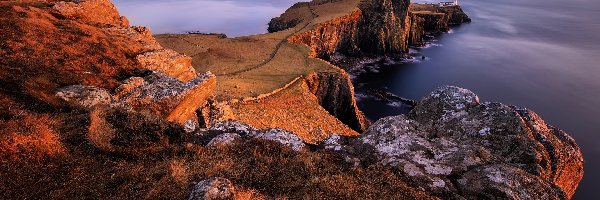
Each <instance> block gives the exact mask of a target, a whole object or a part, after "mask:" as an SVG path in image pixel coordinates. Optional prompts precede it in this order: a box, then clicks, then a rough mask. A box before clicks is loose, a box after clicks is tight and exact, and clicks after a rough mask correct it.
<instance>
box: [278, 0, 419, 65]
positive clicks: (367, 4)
mask: <svg viewBox="0 0 600 200" xmlns="http://www.w3.org/2000/svg"><path fill="white" fill-rule="evenodd" d="M408 4H409V1H407V0H370V1H363V2H362V3H360V4H359V6H358V8H357V9H356V10H354V11H353V12H351V13H348V14H347V15H345V16H341V17H337V18H334V19H332V20H329V21H327V22H324V23H321V24H318V25H316V27H315V28H313V29H311V30H309V31H306V32H303V33H300V34H298V35H296V36H294V37H292V38H290V39H289V41H290V42H291V43H295V44H306V45H308V46H309V47H311V49H312V52H311V56H313V57H319V58H325V59H327V58H329V57H330V56H332V55H333V53H335V52H340V53H344V54H348V55H360V54H361V53H368V54H403V53H405V52H407V50H408V49H407V48H408V46H407V44H406V36H407V33H408V32H407V30H408V28H407V19H406V15H407V11H408Z"/></svg>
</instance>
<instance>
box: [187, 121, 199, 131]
mask: <svg viewBox="0 0 600 200" xmlns="http://www.w3.org/2000/svg"><path fill="white" fill-rule="evenodd" d="M199 126H200V125H199V124H198V121H197V120H194V119H188V120H187V121H185V123H183V129H184V130H185V132H186V133H191V132H194V131H195V130H196V129H198V127H199Z"/></svg>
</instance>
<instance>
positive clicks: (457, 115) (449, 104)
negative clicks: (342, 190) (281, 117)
mask: <svg viewBox="0 0 600 200" xmlns="http://www.w3.org/2000/svg"><path fill="white" fill-rule="evenodd" d="M325 148H328V149H331V150H334V151H337V152H342V153H345V154H348V155H349V156H350V157H356V158H357V159H349V160H361V161H363V162H364V161H365V160H369V159H373V158H372V157H370V156H365V155H364V152H368V151H365V149H371V150H372V152H373V154H375V155H376V159H374V161H375V162H377V163H379V164H383V165H388V166H391V167H394V168H396V169H398V171H399V172H400V174H401V175H402V176H403V177H404V178H405V179H406V181H407V182H408V183H410V184H411V185H413V186H414V187H416V188H420V189H421V190H424V191H427V192H428V193H431V194H435V195H437V196H442V197H446V198H467V199H478V198H491V199H494V198H501V199H505V198H506V199H570V198H571V196H572V195H573V194H574V193H575V189H576V188H577V185H578V183H579V181H580V180H581V178H582V176H583V157H582V154H581V151H580V149H579V147H578V146H577V144H576V143H575V141H574V140H573V138H571V137H570V136H569V135H568V134H567V133H565V132H563V131H561V130H559V129H557V128H555V127H553V126H550V125H547V124H546V123H545V122H544V121H543V120H542V119H541V118H540V117H539V116H538V115H537V114H536V113H535V112H533V111H531V110H527V109H522V108H517V107H514V106H508V105H505V104H501V103H491V102H485V103H480V102H479V97H478V96H477V95H475V94H474V93H473V92H471V91H469V90H466V89H462V88H458V87H451V86H446V87H441V88H439V89H438V90H436V91H434V92H432V93H431V94H429V95H428V96H426V97H425V98H424V99H423V100H421V101H420V102H419V103H418V105H417V106H416V107H415V109H414V110H413V111H412V112H411V113H410V114H408V115H400V116H395V117H388V118H384V119H381V120H379V121H377V122H376V123H375V124H373V126H371V127H370V128H369V129H368V130H367V131H366V132H365V133H363V134H362V136H361V137H360V138H358V139H348V138H343V137H339V136H334V137H332V138H330V139H329V140H326V142H325Z"/></svg>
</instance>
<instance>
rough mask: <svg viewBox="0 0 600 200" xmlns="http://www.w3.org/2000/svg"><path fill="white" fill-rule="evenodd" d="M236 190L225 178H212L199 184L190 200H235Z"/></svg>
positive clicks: (191, 194)
mask: <svg viewBox="0 0 600 200" xmlns="http://www.w3.org/2000/svg"><path fill="white" fill-rule="evenodd" d="M234 197H235V188H234V186H233V184H232V183H231V181H229V180H228V179H225V178H211V179H206V180H203V181H200V182H198V183H197V184H196V185H195V186H194V188H193V189H192V192H191V193H190V197H189V198H188V200H225V199H234Z"/></svg>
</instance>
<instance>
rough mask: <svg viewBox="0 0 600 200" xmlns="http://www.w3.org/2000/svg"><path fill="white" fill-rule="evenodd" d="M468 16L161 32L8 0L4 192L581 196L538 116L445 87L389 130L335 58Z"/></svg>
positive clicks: (101, 5) (104, 15)
mask: <svg viewBox="0 0 600 200" xmlns="http://www.w3.org/2000/svg"><path fill="white" fill-rule="evenodd" d="M331 10H336V12H335V13H333V12H329V11H331ZM468 21H469V19H468V17H467V16H466V15H465V14H464V13H463V12H462V10H461V9H460V8H459V7H448V8H446V7H444V8H431V7H426V8H423V7H418V6H415V5H412V6H411V5H410V4H409V1H407V0H367V1H358V0H336V1H332V0H316V1H312V2H309V3H298V4H296V5H294V6H293V7H292V8H290V9H289V10H288V11H287V12H286V13H284V14H283V15H282V16H281V17H279V18H276V19H274V20H273V21H272V22H271V23H270V28H269V30H270V31H273V32H275V31H279V32H276V33H271V34H266V35H260V36H255V37H242V38H226V37H221V36H219V35H202V34H192V35H191V36H177V35H175V36H172V35H167V36H163V37H162V38H161V39H160V42H159V41H157V40H156V38H155V36H153V35H152V34H151V32H150V30H149V29H147V28H144V27H132V26H130V25H129V24H128V22H127V19H126V18H125V17H122V16H120V15H119V13H118V12H117V10H116V8H115V7H114V5H112V3H111V2H110V1H108V0H85V1H54V0H52V1H41V0H40V1H2V2H0V27H2V31H0V41H3V42H2V43H0V83H2V84H0V159H1V160H0V179H2V184H0V198H2V199H40V198H53V199H79V198H82V197H86V198H96V199H132V198H133V199H140V198H146V199H185V198H187V199H273V198H289V199H338V198H347V199H440V198H441V199H481V198H490V199H494V198H502V199H570V198H571V196H572V195H573V194H574V193H575V191H576V188H577V185H578V183H579V181H580V180H581V178H582V176H583V157H582V155H581V152H580V150H579V147H578V146H577V144H576V143H575V141H574V140H573V139H572V138H571V137H570V136H569V135H568V134H567V133H565V132H563V131H561V130H560V129H558V128H555V127H553V126H550V125H547V124H546V123H545V122H544V121H543V120H542V119H541V118H540V117H539V116H538V115H537V114H535V112H533V111H530V110H527V109H522V108H518V107H515V106H509V105H505V104H501V103H489V102H486V103H481V102H480V101H479V97H478V96H477V95H475V94H474V93H472V92H470V91H469V90H466V89H463V88H457V87H451V86H445V87H441V88H439V89H438V90H436V91H433V92H432V93H431V94H429V95H428V96H426V97H425V98H423V99H422V100H420V101H418V102H414V103H415V107H414V109H413V111H412V112H411V113H410V114H408V115H401V116H393V117H388V118H384V119H381V120H379V121H377V122H375V123H374V124H373V125H371V124H370V122H368V121H367V120H366V119H365V118H364V116H363V114H362V112H361V111H360V110H359V109H358V108H357V106H356V101H355V99H354V88H353V86H352V83H351V81H350V77H349V75H348V73H346V71H344V70H342V69H340V68H338V67H336V66H334V65H331V64H329V63H328V62H326V61H325V60H321V59H320V58H323V59H328V58H331V57H332V56H333V55H335V54H344V55H345V56H360V55H368V54H372V55H390V56H394V55H401V56H402V55H404V54H405V53H406V52H407V49H408V46H410V45H419V44H420V43H419V42H422V41H423V40H422V38H423V35H426V34H435V33H439V32H444V31H447V28H448V26H451V25H456V24H460V23H463V22H468ZM284 29H285V30H284ZM182 38H183V39H182ZM419 38H421V39H419ZM203 40H206V41H208V42H206V43H201V42H202V41H203ZM214 41H219V43H216V44H218V47H215V46H209V45H211V44H212V45H214V44H215V42H214ZM163 44H167V45H169V46H173V47H176V49H175V50H171V49H169V48H165V47H164V46H166V45H163ZM184 44H185V45H184ZM257 46H258V47H272V48H273V49H274V50H273V51H272V52H267V51H265V52H261V51H260V50H256V49H257V48H256V47H257ZM226 48H229V49H231V51H226ZM244 49H251V50H252V51H243V50H244ZM192 51H194V52H196V53H194V54H190V53H187V52H192ZM182 52H183V53H182ZM198 52H199V53H198ZM184 53H185V54H184ZM245 56H246V57H245ZM240 58H242V59H240ZM265 58H267V59H265ZM197 63H203V64H207V65H208V66H209V67H205V66H202V67H198V66H195V65H196V64H197ZM256 63H258V64H256ZM209 64H210V65H209ZM217 64H222V65H223V66H221V67H219V66H216V67H213V66H214V65H217ZM207 69H210V71H213V70H214V71H213V72H212V73H211V72H209V70H207ZM286 70H287V71H286ZM213 73H214V74H213ZM265 77H267V78H266V79H265ZM280 77H283V78H280ZM256 91H259V92H258V93H257V92H256Z"/></svg>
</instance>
